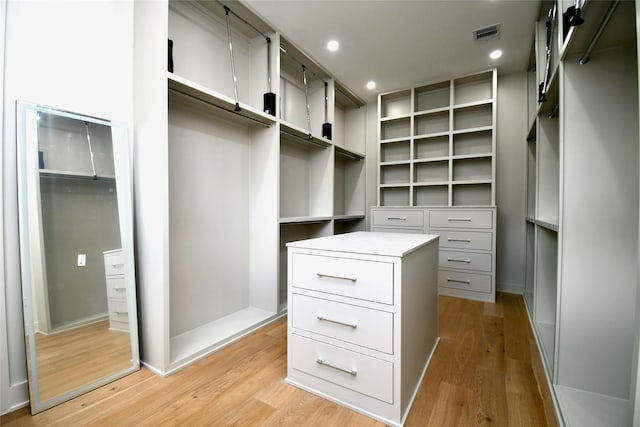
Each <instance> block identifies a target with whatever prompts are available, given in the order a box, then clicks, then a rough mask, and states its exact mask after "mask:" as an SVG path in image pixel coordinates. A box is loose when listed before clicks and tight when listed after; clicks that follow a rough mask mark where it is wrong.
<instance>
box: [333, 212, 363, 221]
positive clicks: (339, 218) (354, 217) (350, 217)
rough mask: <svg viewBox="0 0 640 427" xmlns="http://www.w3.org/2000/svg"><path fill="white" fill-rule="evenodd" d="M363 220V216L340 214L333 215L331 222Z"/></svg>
mask: <svg viewBox="0 0 640 427" xmlns="http://www.w3.org/2000/svg"><path fill="white" fill-rule="evenodd" d="M364 218H365V214H363V213H362V214H340V215H334V216H333V220H334V221H350V220H359V219H364Z"/></svg>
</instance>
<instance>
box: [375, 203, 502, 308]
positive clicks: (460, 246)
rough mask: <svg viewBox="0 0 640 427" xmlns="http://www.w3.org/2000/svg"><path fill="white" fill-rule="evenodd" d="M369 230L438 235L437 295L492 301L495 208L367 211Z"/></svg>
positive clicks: (385, 209) (382, 209)
mask: <svg viewBox="0 0 640 427" xmlns="http://www.w3.org/2000/svg"><path fill="white" fill-rule="evenodd" d="M371 216H372V221H371V230H372V231H378V232H382V231H386V232H391V233H428V234H437V235H439V236H440V254H439V261H438V265H439V273H438V288H439V292H440V294H441V295H450V296H456V297H461V298H469V299H476V300H480V301H487V302H495V297H496V296H495V271H496V252H495V246H496V208H488V207H473V208H465V207H455V208H446V207H441V208H436V207H434V208H417V207H414V208H411V207H406V208H386V207H374V208H372V209H371Z"/></svg>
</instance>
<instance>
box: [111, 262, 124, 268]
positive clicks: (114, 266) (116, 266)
mask: <svg viewBox="0 0 640 427" xmlns="http://www.w3.org/2000/svg"><path fill="white" fill-rule="evenodd" d="M111 267H113V268H122V267H124V263H121V264H111Z"/></svg>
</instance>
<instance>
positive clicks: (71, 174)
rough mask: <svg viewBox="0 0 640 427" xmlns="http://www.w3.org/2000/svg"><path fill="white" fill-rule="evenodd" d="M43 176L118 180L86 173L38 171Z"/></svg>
mask: <svg viewBox="0 0 640 427" xmlns="http://www.w3.org/2000/svg"><path fill="white" fill-rule="evenodd" d="M38 172H39V174H40V175H41V176H52V177H54V176H59V177H68V178H90V179H92V178H98V179H116V177H115V175H93V174H90V173H85V172H70V171H63V170H57V169H38Z"/></svg>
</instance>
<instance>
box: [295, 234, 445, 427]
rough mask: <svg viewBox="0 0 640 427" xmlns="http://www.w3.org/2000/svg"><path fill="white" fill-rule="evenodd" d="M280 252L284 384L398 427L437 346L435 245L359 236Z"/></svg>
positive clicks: (425, 240) (422, 238)
mask: <svg viewBox="0 0 640 427" xmlns="http://www.w3.org/2000/svg"><path fill="white" fill-rule="evenodd" d="M287 246H288V247H289V249H288V257H289V262H288V281H289V292H288V293H289V295H288V297H289V298H288V301H289V310H288V313H289V314H288V322H289V324H288V331H289V336H288V338H289V341H288V346H289V349H288V372H287V382H289V383H291V384H293V385H296V386H298V387H301V388H303V389H305V390H308V391H310V392H313V393H315V394H318V395H320V396H322V397H325V398H328V399H330V400H333V401H335V402H337V403H340V404H342V405H344V406H347V407H349V408H351V409H355V410H357V411H360V412H362V413H364V414H366V415H369V416H371V417H373V418H376V419H378V420H380V421H382V422H385V423H387V424H390V425H401V424H402V422H403V421H404V417H406V414H407V413H408V410H409V407H410V405H411V402H412V400H413V397H414V396H415V393H416V392H417V389H418V387H419V385H420V381H421V378H422V375H423V374H424V371H425V370H426V366H427V364H428V361H429V359H430V356H431V354H432V351H433V350H434V349H435V346H436V344H437V339H438V338H437V333H438V330H437V328H438V326H437V325H438V310H437V279H436V277H437V256H438V245H437V238H435V237H434V236H429V235H412V236H403V235H398V234H386V233H385V234H381V233H365V232H359V233H349V234H342V235H337V236H329V237H323V238H319V239H311V240H305V241H300V242H292V243H289V244H287ZM415 325H420V328H416V327H415Z"/></svg>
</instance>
